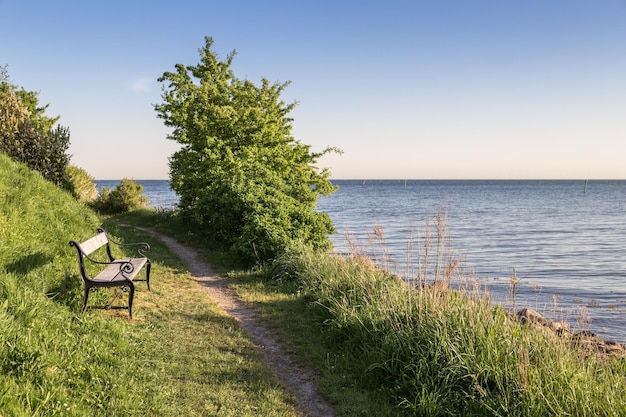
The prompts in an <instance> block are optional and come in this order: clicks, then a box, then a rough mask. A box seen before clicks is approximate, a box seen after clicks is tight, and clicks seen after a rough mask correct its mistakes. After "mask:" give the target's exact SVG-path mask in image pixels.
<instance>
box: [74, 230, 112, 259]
mask: <svg viewBox="0 0 626 417" xmlns="http://www.w3.org/2000/svg"><path fill="white" fill-rule="evenodd" d="M107 243H109V238H108V237H107V234H106V233H105V232H101V233H98V234H97V235H95V236H94V237H92V238H90V239H87V240H85V241H84V242H83V243H81V244H80V249H81V250H82V251H83V253H84V254H85V255H89V254H91V253H93V252H94V251H96V250H98V249H100V248H101V247H103V246H104V245H106V244H107Z"/></svg>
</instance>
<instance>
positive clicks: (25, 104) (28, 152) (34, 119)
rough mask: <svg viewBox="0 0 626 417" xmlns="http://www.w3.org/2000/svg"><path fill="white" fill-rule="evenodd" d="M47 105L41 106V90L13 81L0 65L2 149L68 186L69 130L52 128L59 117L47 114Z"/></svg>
mask: <svg viewBox="0 0 626 417" xmlns="http://www.w3.org/2000/svg"><path fill="white" fill-rule="evenodd" d="M47 108H48V105H45V106H40V105H39V99H38V93H36V92H32V91H26V90H25V89H24V88H18V87H17V86H15V85H12V84H10V83H9V82H8V73H7V70H6V67H0V151H3V152H5V153H6V154H7V155H9V156H10V157H11V158H12V159H13V160H15V161H18V162H23V163H25V164H26V165H28V166H29V167H30V168H31V169H34V170H36V171H39V172H40V173H41V174H42V175H43V176H44V178H46V179H48V180H50V181H52V182H54V183H55V184H57V185H64V186H65V185H66V184H67V183H66V180H67V178H66V175H65V169H66V167H67V164H68V163H69V160H70V156H69V155H68V154H67V153H66V151H67V149H68V148H69V145H70V132H69V129H68V128H67V127H63V126H60V125H57V127H56V128H53V125H54V124H55V123H56V122H57V120H58V119H59V118H58V117H48V116H46V115H45V114H44V113H45V111H46V109H47Z"/></svg>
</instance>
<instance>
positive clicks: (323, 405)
mask: <svg viewBox="0 0 626 417" xmlns="http://www.w3.org/2000/svg"><path fill="white" fill-rule="evenodd" d="M132 227H134V228H136V229H138V230H141V231H143V232H146V233H149V234H151V235H153V236H155V237H157V238H159V239H160V240H161V241H163V243H165V245H166V246H167V247H168V248H169V249H170V250H171V251H172V252H174V253H176V254H177V255H178V256H179V257H180V258H181V259H182V260H183V261H184V262H185V263H186V264H187V269H188V270H189V272H190V273H191V275H192V276H193V277H194V279H195V280H196V281H198V282H199V283H200V284H202V286H203V287H204V288H205V289H206V290H207V291H208V293H209V295H210V296H211V297H212V298H213V299H214V300H215V301H216V302H217V303H218V305H219V306H220V308H221V309H222V310H224V311H225V312H226V313H227V314H229V315H230V316H232V317H234V318H235V319H236V320H237V321H238V322H239V323H240V325H241V327H242V328H243V329H244V330H245V331H246V332H247V333H248V335H249V336H250V338H251V339H252V341H253V342H254V344H255V345H256V347H257V348H258V349H259V350H260V351H261V352H262V353H263V357H264V359H265V361H266V362H267V363H269V364H270V367H271V369H272V370H273V371H274V373H275V375H276V377H277V379H278V380H279V381H280V383H281V384H282V385H283V386H284V387H285V388H286V389H288V390H289V391H290V392H292V393H293V394H294V397H295V399H296V404H295V407H296V410H297V411H298V412H299V413H300V414H301V415H303V416H315V417H334V416H335V415H336V413H335V411H334V409H333V407H332V406H331V405H330V403H328V401H326V400H325V399H324V398H322V397H321V396H320V395H319V394H318V392H317V388H316V386H315V383H314V376H313V373H312V372H310V371H309V370H306V369H303V368H301V367H300V366H298V365H297V364H296V363H295V362H294V361H293V360H292V359H291V358H290V357H289V355H287V354H286V353H285V351H284V350H283V348H282V346H281V345H280V343H278V342H277V341H276V339H274V338H273V337H272V336H271V333H270V331H269V329H268V328H267V327H265V326H264V325H262V324H261V323H259V321H258V320H257V319H256V318H255V311H254V309H253V308H252V307H249V306H247V305H246V304H245V303H243V302H242V301H240V300H239V299H238V298H237V296H236V295H235V294H234V293H233V292H232V291H229V290H228V288H227V286H226V281H225V280H224V279H223V278H221V277H220V276H219V274H217V273H216V272H215V270H214V269H213V268H212V267H211V265H209V264H207V263H206V262H204V261H202V260H201V259H200V257H199V254H198V252H197V251H196V250H194V249H192V248H190V247H187V246H185V245H183V244H181V243H180V242H178V241H177V240H175V239H173V238H171V237H169V236H166V235H163V234H161V233H158V232H155V231H154V230H152V229H147V228H143V227H137V226H132Z"/></svg>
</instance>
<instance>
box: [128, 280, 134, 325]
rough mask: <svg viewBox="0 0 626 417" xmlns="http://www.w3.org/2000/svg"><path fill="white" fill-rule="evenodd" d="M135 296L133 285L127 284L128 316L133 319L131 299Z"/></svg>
mask: <svg viewBox="0 0 626 417" xmlns="http://www.w3.org/2000/svg"><path fill="white" fill-rule="evenodd" d="M134 298H135V286H134V285H133V284H130V285H129V286H128V318H130V319H131V320H132V319H133V299H134Z"/></svg>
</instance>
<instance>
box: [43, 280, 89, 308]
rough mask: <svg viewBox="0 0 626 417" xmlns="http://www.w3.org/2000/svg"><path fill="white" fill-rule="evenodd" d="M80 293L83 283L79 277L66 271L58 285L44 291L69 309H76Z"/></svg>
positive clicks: (80, 298)
mask: <svg viewBox="0 0 626 417" xmlns="http://www.w3.org/2000/svg"><path fill="white" fill-rule="evenodd" d="M82 294H83V285H82V282H81V279H80V277H79V276H78V275H71V274H67V273H66V274H65V276H64V277H63V280H62V281H61V282H60V283H59V285H57V286H56V287H53V288H50V289H49V290H48V291H47V292H46V296H47V297H48V298H50V299H52V300H54V301H55V302H57V303H59V304H61V305H63V306H65V307H67V308H69V309H77V308H78V307H79V306H80V302H81V300H82Z"/></svg>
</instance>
